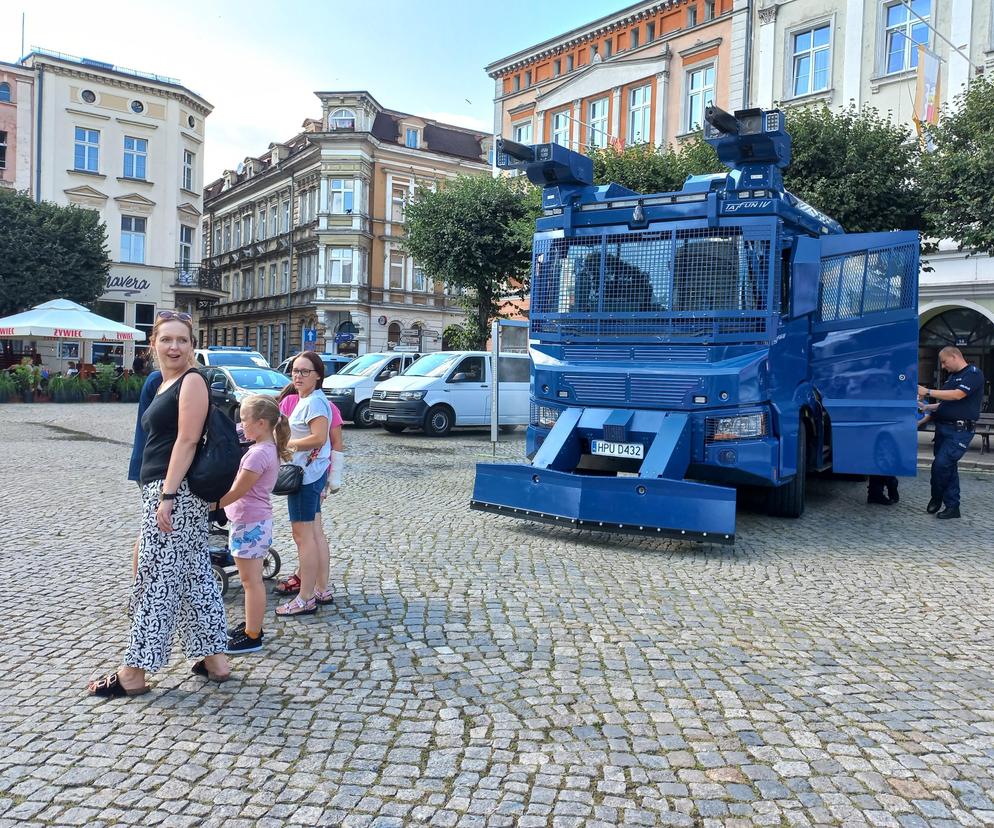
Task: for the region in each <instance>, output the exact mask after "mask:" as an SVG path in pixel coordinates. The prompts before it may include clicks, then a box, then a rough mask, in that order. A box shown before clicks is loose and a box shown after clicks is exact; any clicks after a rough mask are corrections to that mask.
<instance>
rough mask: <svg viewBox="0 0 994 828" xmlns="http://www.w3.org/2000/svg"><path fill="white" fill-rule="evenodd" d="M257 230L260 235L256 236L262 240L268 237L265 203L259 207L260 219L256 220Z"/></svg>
mask: <svg viewBox="0 0 994 828" xmlns="http://www.w3.org/2000/svg"><path fill="white" fill-rule="evenodd" d="M256 231H257V232H258V235H257V236H256V238H257V239H258V240H259V241H262V240H263V239H264V238H266V205H265V204H263V205H262V207H260V208H259V220H258V221H257V222H256Z"/></svg>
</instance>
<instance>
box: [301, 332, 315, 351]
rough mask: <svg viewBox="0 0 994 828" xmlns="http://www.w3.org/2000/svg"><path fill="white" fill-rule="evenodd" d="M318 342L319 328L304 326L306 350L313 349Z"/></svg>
mask: <svg viewBox="0 0 994 828" xmlns="http://www.w3.org/2000/svg"><path fill="white" fill-rule="evenodd" d="M317 344H318V329H317V328H304V350H305V351H313V350H314V349H315V348H316V347H317Z"/></svg>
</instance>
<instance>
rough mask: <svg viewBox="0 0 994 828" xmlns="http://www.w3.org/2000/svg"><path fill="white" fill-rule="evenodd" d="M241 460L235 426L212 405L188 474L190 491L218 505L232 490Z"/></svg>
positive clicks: (240, 450)
mask: <svg viewBox="0 0 994 828" xmlns="http://www.w3.org/2000/svg"><path fill="white" fill-rule="evenodd" d="M241 459H242V449H241V446H240V445H239V442H238V433H237V432H236V431H235V424H234V422H233V421H232V420H231V418H230V417H228V416H226V415H225V414H224V413H222V411H221V409H219V408H218V407H217V406H216V405H214V404H213V403H211V406H210V409H209V410H208V411H207V419H206V420H205V421H204V433H203V435H202V436H201V438H200V442H199V443H198V444H197V453H196V454H195V455H194V457H193V463H191V464H190V470H189V471H188V472H187V473H186V482H187V483H188V484H189V485H190V491H191V492H193V493H194V494H195V495H196V496H197V497H199V498H200V499H201V500H206V501H207V502H208V503H215V502H217V501H218V500H220V499H221V498H222V497H224V496H225V495H226V494H227V493H228V492H229V491H230V490H231V484H232V483H234V482H235V477H236V476H237V475H238V464H239V463H240V462H241Z"/></svg>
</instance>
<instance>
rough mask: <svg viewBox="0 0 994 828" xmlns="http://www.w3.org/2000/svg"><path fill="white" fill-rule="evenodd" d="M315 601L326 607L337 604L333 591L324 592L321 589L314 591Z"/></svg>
mask: <svg viewBox="0 0 994 828" xmlns="http://www.w3.org/2000/svg"><path fill="white" fill-rule="evenodd" d="M314 601H315V602H316V603H317V604H318V605H319V606H322V607H323V606H326V605H327V604H334V603H335V593H334V591H333V590H331V589H326V590H324V592H322V591H321V590H320V589H316V590H314Z"/></svg>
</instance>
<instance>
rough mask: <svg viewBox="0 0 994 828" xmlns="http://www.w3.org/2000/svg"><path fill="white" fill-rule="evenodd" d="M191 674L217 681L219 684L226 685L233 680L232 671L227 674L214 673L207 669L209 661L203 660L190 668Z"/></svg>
mask: <svg viewBox="0 0 994 828" xmlns="http://www.w3.org/2000/svg"><path fill="white" fill-rule="evenodd" d="M190 672H191V673H193V674H194V675H195V676H203V677H204V678H205V679H208V680H210V681H216V682H217V683H218V684H224V682H226V681H227V680H228V679H230V678H231V671H230V670H229V671H228V672H227V673H212V672H211V671H210V670H209V669H208V668H207V660H206V659H203V658H202V659H200V661H198V662H197V663H196V664H194V665H193V667H191V668H190Z"/></svg>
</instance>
